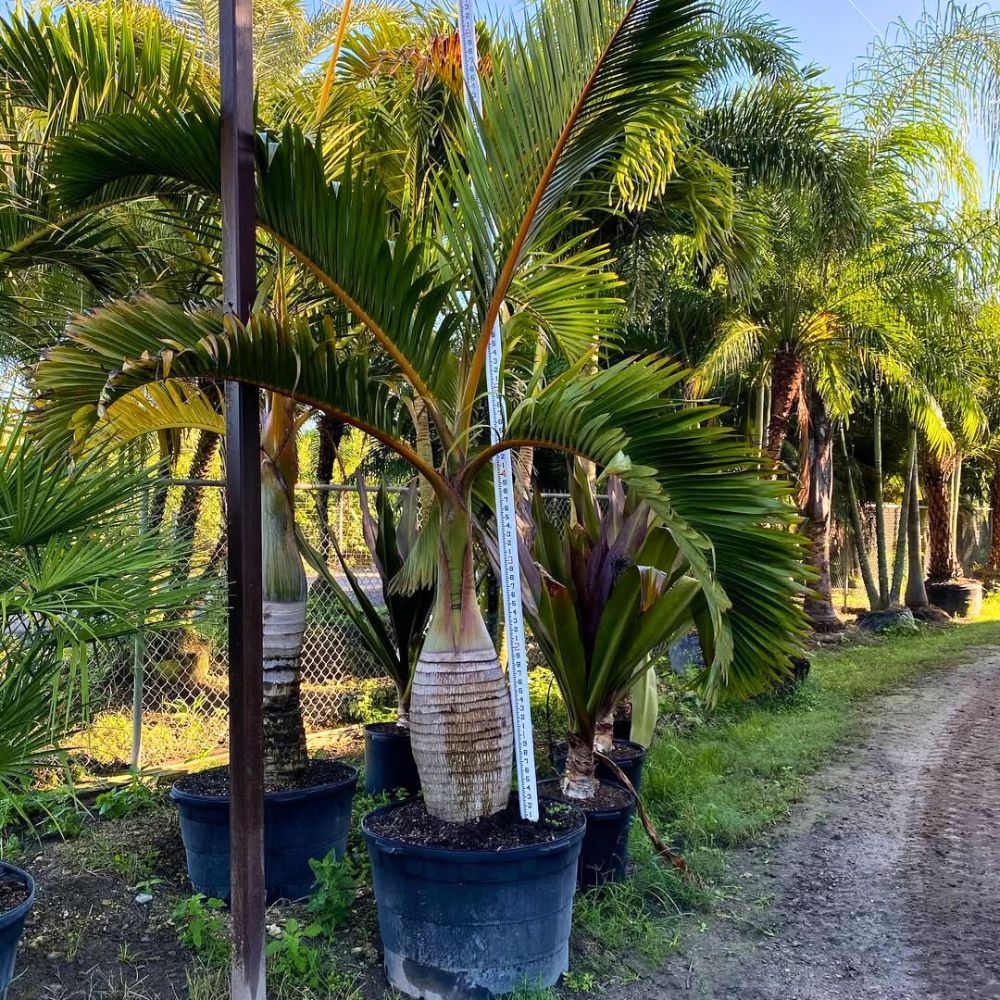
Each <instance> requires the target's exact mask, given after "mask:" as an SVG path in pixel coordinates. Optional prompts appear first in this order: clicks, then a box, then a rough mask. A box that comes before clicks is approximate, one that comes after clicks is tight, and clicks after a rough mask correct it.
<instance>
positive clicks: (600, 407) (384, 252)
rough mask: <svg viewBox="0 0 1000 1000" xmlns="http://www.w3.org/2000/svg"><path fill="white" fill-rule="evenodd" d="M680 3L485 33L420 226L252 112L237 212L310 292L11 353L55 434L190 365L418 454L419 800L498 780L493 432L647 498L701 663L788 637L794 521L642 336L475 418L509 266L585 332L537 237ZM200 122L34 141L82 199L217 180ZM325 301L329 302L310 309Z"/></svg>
mask: <svg viewBox="0 0 1000 1000" xmlns="http://www.w3.org/2000/svg"><path fill="white" fill-rule="evenodd" d="M695 12H696V8H694V6H693V5H692V4H690V3H688V2H687V0H648V2H634V3H624V2H622V3H612V4H607V3H604V2H597V0H591V2H584V3H570V2H568V0H552V2H550V3H548V4H546V5H545V6H543V7H542V8H541V9H540V10H539V11H538V13H537V15H536V16H535V17H534V18H533V19H532V20H531V21H530V23H529V24H528V25H527V26H526V27H525V28H523V29H520V30H519V31H518V32H516V33H514V34H513V36H512V37H511V38H510V39H508V41H507V42H506V44H505V45H504V46H503V48H502V51H501V49H500V47H499V45H498V47H497V49H496V51H495V52H494V57H495V59H496V60H497V64H498V65H499V66H500V67H501V68H502V71H501V72H495V73H493V74H492V75H491V76H490V77H489V78H487V79H486V80H484V110H483V115H482V119H481V120H477V121H475V122H468V123H464V124H463V126H462V130H461V131H460V132H459V133H458V134H457V136H456V139H455V142H456V146H455V150H454V152H453V153H449V157H448V165H449V169H448V171H447V172H442V176H441V177H440V179H439V180H438V182H437V187H436V189H435V190H436V194H435V199H434V211H435V215H434V219H435V225H434V227H433V229H431V230H430V231H431V232H433V233H434V234H435V238H434V239H433V240H432V241H431V240H428V239H426V238H425V237H424V235H423V234H424V232H425V231H426V230H425V229H424V228H423V227H422V226H421V225H419V224H417V223H419V220H416V222H415V221H413V220H410V219H407V218H405V217H403V218H400V217H399V215H398V214H397V213H395V212H394V211H390V207H389V203H388V201H387V199H386V196H385V193H384V190H383V188H382V187H381V185H380V184H379V183H378V182H377V180H375V179H373V178H372V176H371V174H370V173H369V172H367V171H366V169H365V168H364V166H363V165H358V164H356V163H353V162H352V163H346V164H345V166H344V168H343V171H342V172H341V173H340V175H339V178H338V183H336V184H333V183H331V177H330V173H329V163H328V159H327V157H326V155H325V150H324V146H323V143H322V141H321V140H318V139H317V140H311V139H309V138H308V137H307V136H306V135H304V134H303V132H302V131H301V130H300V129H298V128H296V127H294V126H289V127H287V128H285V129H284V130H283V131H282V134H281V135H280V137H278V136H262V137H260V138H259V139H258V143H257V150H256V156H257V171H258V199H257V206H258V223H259V226H260V228H261V231H262V233H264V234H266V236H267V237H268V238H270V239H271V240H273V241H275V242H276V243H278V244H280V245H281V246H282V247H283V248H284V249H285V251H286V252H287V253H288V255H289V256H290V258H292V259H294V261H296V262H297V264H298V266H299V267H300V268H301V270H302V271H303V273H304V274H306V275H308V277H309V280H310V281H311V282H312V283H313V284H312V287H313V288H314V289H315V290H316V293H317V296H318V297H320V298H321V299H322V305H321V306H320V307H317V308H314V309H312V310H307V311H303V312H301V313H299V314H291V313H288V312H287V311H286V312H284V313H281V312H275V311H271V312H258V313H257V314H255V315H254V317H253V318H252V320H251V321H250V323H248V324H247V325H246V326H242V325H240V324H238V323H236V322H234V321H233V320H232V318H231V317H226V318H225V319H223V317H221V316H220V315H219V313H218V312H216V311H215V310H211V311H189V310H186V309H184V308H182V307H179V306H173V305H169V304H167V303H163V302H157V301H146V300H144V301H138V302H128V303H125V302H123V303H119V304H116V305H113V306H109V307H107V308H105V309H102V310H99V311H96V312H94V313H93V314H91V315H89V316H84V317H81V318H79V319H78V320H76V321H75V322H74V323H73V324H72V325H71V326H70V328H69V330H68V335H67V338H66V340H65V342H64V343H62V344H60V345H59V346H58V347H56V348H54V349H53V350H52V351H51V352H50V353H49V355H48V357H47V358H46V359H45V360H44V361H43V362H42V363H41V364H40V365H39V366H38V368H37V371H36V386H37V389H38V392H39V394H40V400H39V407H38V412H37V430H38V433H39V434H40V435H42V438H43V440H45V441H47V442H50V443H51V444H53V445H58V446H60V447H62V448H66V447H72V446H73V441H74V439H75V438H85V437H86V436H88V435H89V434H91V433H93V431H94V430H95V428H99V426H100V425H101V424H102V422H103V421H106V420H113V418H114V413H115V409H116V407H117V406H119V405H121V404H122V403H123V402H126V405H127V401H128V400H129V399H130V398H135V394H136V393H139V394H141V393H145V392H149V391H150V387H152V386H155V385H156V384H158V383H161V382H171V381H173V380H184V379H192V378H198V377H205V376H211V377H216V378H222V379H237V380H241V381H246V382H249V383H251V384H255V385H261V386H264V387H265V388H267V389H268V390H269V391H271V392H274V393H278V394H281V395H282V396H285V397H288V398H291V399H295V400H297V401H299V402H300V403H302V404H304V405H307V406H311V407H314V408H316V409H319V410H321V411H323V412H326V413H328V414H330V415H332V416H334V417H336V418H337V419H340V420H343V421H344V422H345V423H347V424H349V425H351V426H354V427H358V428H359V429H361V430H362V431H364V432H365V433H367V434H369V435H371V436H372V437H374V438H375V439H376V440H378V441H379V442H381V443H382V444H383V445H385V446H386V447H387V448H389V449H390V450H392V451H393V452H395V453H396V454H397V455H398V456H400V458H402V459H403V460H405V461H406V462H407V463H409V464H410V465H411V466H412V467H413V469H414V470H415V471H416V472H417V473H418V474H419V475H420V476H421V477H422V478H423V480H424V481H425V482H426V483H427V484H428V485H429V488H430V490H431V491H432V494H433V501H432V503H431V507H430V509H429V511H428V512H427V514H426V521H425V527H424V530H423V532H422V534H421V536H420V540H419V542H418V544H417V545H416V546H415V547H414V549H413V551H412V552H411V553H410V556H409V558H408V560H407V562H406V565H405V567H404V570H403V572H402V573H401V574H400V576H399V578H398V583H397V586H400V587H403V588H406V587H407V586H418V585H420V584H421V583H428V582H433V583H434V584H435V586H436V598H435V607H434V612H433V616H432V621H431V626H430V629H429V631H428V634H427V637H426V640H425V642H424V646H423V651H422V654H421V657H420V660H419V661H418V663H417V666H416V671H415V676H414V683H413V694H412V701H411V736H412V743H413V749H414V755H415V757H416V759H417V763H418V767H419V769H420V773H421V781H422V784H423V787H424V792H425V799H426V802H427V806H428V809H429V811H430V812H431V813H432V814H433V815H436V816H439V817H441V818H443V819H447V820H465V819H471V818H475V817H478V816H482V815H487V814H489V813H492V812H494V811H496V810H497V809H500V808H502V807H503V806H505V805H506V803H507V796H508V792H509V788H510V770H511V758H510V748H511V727H510V705H509V701H508V697H507V692H506V684H505V681H504V677H503V674H502V672H501V670H500V666H499V662H498V660H497V655H496V651H495V649H494V647H493V644H492V641H491V639H490V637H489V634H488V632H487V631H486V628H485V626H484V624H483V620H482V616H481V613H480V610H479V606H478V603H477V601H476V597H475V593H474V576H473V565H472V559H473V550H472V498H473V496H474V495H476V493H477V492H478V491H480V490H482V489H483V488H484V487H485V485H486V483H487V482H488V476H489V469H490V459H491V458H492V457H493V456H494V455H496V454H498V453H499V452H501V451H503V450H505V449H509V448H521V447H538V448H555V449H557V450H561V451H567V452H570V453H575V454H579V455H581V456H583V457H586V458H587V459H589V460H591V461H593V462H595V463H596V464H597V465H598V466H599V467H602V468H605V469H608V470H610V471H613V472H615V473H616V474H618V475H619V476H620V477H621V479H622V480H623V481H624V482H626V483H627V484H628V485H629V487H630V489H632V490H633V491H635V493H636V495H637V496H639V497H641V498H643V499H644V500H645V501H646V502H647V503H648V504H649V506H650V508H651V509H652V510H653V511H654V512H655V513H656V514H657V516H658V517H660V518H661V519H662V520H663V521H664V523H665V524H667V525H668V526H669V527H670V528H671V530H672V531H673V533H674V536H675V537H676V538H677V539H678V544H679V545H680V547H681V549H682V551H683V552H684V555H685V557H686V559H687V560H688V563H689V565H690V573H691V575H692V577H693V578H694V579H695V580H697V581H698V583H699V585H700V588H701V592H702V594H703V597H704V601H705V606H706V608H707V613H708V614H709V615H711V617H712V621H713V626H714V632H715V634H716V635H717V642H716V646H715V650H714V656H713V659H712V664H711V673H712V677H713V678H714V681H715V683H716V684H717V685H720V686H721V685H724V684H725V682H726V681H727V680H730V681H739V680H740V679H741V678H742V679H744V680H746V679H749V678H752V677H754V676H756V675H757V674H759V673H760V672H761V671H764V672H770V671H771V670H773V664H774V662H775V660H776V659H780V658H781V657H782V656H783V655H784V654H786V653H788V652H791V651H792V650H793V649H794V647H795V645H796V642H797V638H796V637H797V633H798V623H799V618H798V614H797V612H796V611H795V610H794V597H795V595H796V594H797V593H798V592H799V591H800V589H801V576H802V572H801V568H800V563H799V558H798V557H799V546H798V543H797V541H796V539H795V537H794V536H793V535H791V534H789V533H788V532H785V531H780V530H771V529H770V528H769V527H768V525H772V526H774V527H781V526H785V525H787V524H788V522H789V512H788V508H787V506H786V505H785V503H784V501H783V496H784V488H783V487H782V486H781V485H780V484H778V483H774V482H771V481H770V480H768V479H766V478H763V477H761V475H760V473H759V472H758V470H757V465H756V462H754V461H753V458H752V456H751V455H748V453H747V452H746V449H745V448H744V446H743V445H742V444H741V443H740V442H739V441H738V440H737V439H735V438H733V437H730V436H727V435H726V434H725V433H724V432H722V431H720V429H719V428H717V427H714V426H711V425H710V424H709V423H708V421H709V420H710V418H711V417H712V416H714V415H715V414H717V413H718V410H717V409H716V408H713V407H707V408H706V407H693V406H689V405H687V404H685V403H684V402H683V401H679V400H676V399H674V398H672V393H671V387H672V386H673V385H674V383H675V377H674V374H673V371H674V370H673V368H672V367H671V366H670V365H668V364H667V363H666V362H665V361H663V360H661V359H658V358H638V359H635V360H631V361H628V362H623V363H619V364H617V365H614V366H612V367H610V368H608V369H603V370H602V369H597V370H594V369H593V363H592V360H591V355H590V354H589V353H588V354H587V355H586V356H584V357H580V358H579V359H578V360H575V361H573V362H572V363H571V364H570V365H569V367H568V368H567V370H566V371H565V373H564V374H563V375H561V376H559V377H557V378H555V379H554V380H552V381H551V382H550V383H549V384H548V385H547V386H546V387H545V388H544V389H543V390H542V391H541V392H540V393H539V394H538V395H537V396H533V397H529V398H527V399H525V401H524V402H522V403H520V404H518V405H517V406H515V407H514V409H513V411H512V412H511V414H510V420H509V424H508V428H507V433H506V435H505V436H504V437H503V438H502V439H501V440H500V441H499V442H496V443H490V441H489V436H488V434H487V433H486V430H485V428H484V426H483V416H482V413H483V411H482V386H483V375H484V366H485V362H486V347H487V344H488V342H489V339H490V337H491V336H492V334H493V329H494V324H495V322H497V321H498V320H499V321H500V322H501V323H502V324H504V325H506V326H507V327H508V328H509V329H511V330H512V331H513V330H514V329H516V328H517V324H518V323H519V320H518V309H517V306H518V304H519V303H520V302H523V301H525V300H526V299H527V298H529V297H530V296H529V294H528V293H529V292H530V290H531V289H532V288H534V289H535V290H536V291H537V290H538V289H539V288H543V289H545V291H546V292H547V294H548V298H546V297H545V296H542V295H539V296H538V297H537V298H536V299H534V302H535V303H536V305H537V306H538V313H539V315H540V317H541V318H540V319H539V318H537V317H536V318H535V319H534V320H533V322H534V323H536V324H538V323H547V324H549V325H550V327H551V328H552V329H557V330H560V331H562V332H565V333H566V340H567V342H569V341H572V340H573V337H574V336H577V335H579V334H580V333H581V332H582V331H583V330H584V328H586V332H587V343H588V345H589V344H591V343H593V329H594V326H595V324H596V327H597V329H598V332H599V333H601V332H602V331H603V330H604V329H607V328H608V327H609V325H610V322H611V318H612V317H613V315H614V312H613V309H612V308H611V303H610V302H609V301H608V300H609V285H608V283H607V281H606V278H605V277H604V273H605V261H604V260H603V259H600V260H598V259H596V258H594V259H593V260H592V261H590V260H589V259H588V263H587V266H584V265H583V264H580V265H579V266H578V268H577V270H576V271H574V270H572V269H571V270H569V271H568V276H564V278H563V282H562V284H561V288H560V289H553V287H552V282H551V276H552V275H553V274H557V273H561V272H560V270H559V266H560V263H561V261H560V258H559V256H558V255H555V256H554V255H553V254H552V251H551V246H552V244H553V241H554V240H556V239H557V238H558V236H559V234H560V232H562V231H563V230H564V228H565V226H566V224H567V223H568V222H569V221H571V220H573V219H575V218H577V217H578V216H579V212H580V210H581V209H582V208H583V207H584V206H585V205H586V198H587V197H588V196H589V197H593V196H594V191H595V187H599V186H597V185H594V184H592V183H590V184H585V185H584V184H581V181H583V180H584V179H591V180H592V179H594V178H599V177H601V176H603V175H605V174H606V173H607V171H608V170H609V169H610V168H611V167H613V165H614V163H615V159H616V157H617V156H618V155H619V153H620V150H621V148H622V145H623V143H624V142H625V140H626V135H627V134H628V135H630V136H634V135H636V134H637V133H639V134H641V132H642V131H643V130H644V129H653V130H656V131H657V132H660V131H662V130H663V129H664V128H667V127H669V125H670V123H671V121H672V120H673V118H674V117H675V116H676V115H677V114H679V113H682V112H683V109H684V107H685V105H686V102H687V101H688V100H689V95H690V86H691V79H692V75H693V65H692V62H691V60H690V58H689V56H688V55H687V51H688V49H689V46H690V43H691V30H692V29H691V27H690V25H691V22H692V20H693V17H694V14H695ZM480 139H481V140H482V146H480ZM218 141H219V117H218V112H217V111H216V110H215V108H213V107H212V106H210V105H208V104H207V103H206V104H203V105H202V106H200V107H199V108H198V109H197V110H196V111H194V112H175V111H171V110H163V111H159V112H156V113H155V114H151V115H143V116H135V115H131V116H130V115H120V116H109V117H106V118H104V119H102V120H101V121H100V122H94V123H91V124H87V125H83V126H81V127H80V128H79V129H77V130H76V132H75V134H74V135H73V137H72V138H67V139H66V140H64V141H61V142H60V144H59V150H58V153H57V162H58V176H59V189H60V194H61V197H62V198H63V199H64V200H65V202H66V203H67V204H72V205H84V204H87V203H88V202H92V201H100V200H101V199H107V198H108V197H111V196H112V195H114V196H117V197H125V196H128V195H131V196H136V195H147V194H149V193H164V192H167V191H172V192H178V191H184V192H188V191H197V192H200V193H210V194H217V192H218V184H219V160H218V155H219V154H218ZM459 154H460V155H459ZM484 208H485V210H484ZM592 256H593V255H592ZM489 261H492V262H493V264H492V265H490V266H484V262H489ZM595 274H596V275H597V276H596V277H595ZM543 279H548V283H547V284H546V282H545V280H543ZM582 289H583V290H585V292H586V293H585V294H584V293H583V292H582V291H581V290H582ZM611 302H613V299H612V300H611ZM577 311H585V312H583V314H581V315H576V312H577ZM338 315H339V316H343V317H344V318H345V319H346V327H344V326H341V327H339V328H338V327H337V326H336V324H335V323H334V322H333V319H332V317H335V316H338ZM520 322H523V321H520ZM347 334H349V335H347ZM417 404H419V407H420V408H421V409H422V410H423V411H424V412H426V414H427V416H428V420H429V422H430V425H431V427H432V429H433V434H432V445H433V451H432V454H431V456H430V457H428V456H426V455H424V454H421V451H420V450H419V449H418V448H417V446H416V443H415V436H414V432H413V417H412V413H413V411H414V408H415V406H416V405H417ZM282 419H284V418H282ZM265 461H273V459H272V458H270V457H267V458H265ZM277 471H278V472H279V473H280V471H281V469H280V463H279V464H278V469H277ZM735 497H739V502H738V503H736V504H734V503H733V499H734V498H735ZM285 554H286V555H288V556H289V565H290V563H291V557H290V553H289V552H288V551H287V550H285ZM295 558H296V560H297V556H296V557H295ZM760 559H766V561H767V563H768V564H769V565H771V566H772V567H775V568H776V574H775V579H774V583H773V586H770V587H766V588H762V587H760V586H759V585H758V574H757V573H756V571H755V569H754V566H755V565H756V564H757V561H758V560H760ZM298 571H299V572H301V566H300V565H299V570H298ZM292 575H293V576H294V573H293V574H292ZM289 579H290V581H291V582H294V581H293V580H291V577H289ZM289 596H290V597H293V598H294V597H295V596H296V595H295V594H292V593H291V592H290V591H289Z"/></svg>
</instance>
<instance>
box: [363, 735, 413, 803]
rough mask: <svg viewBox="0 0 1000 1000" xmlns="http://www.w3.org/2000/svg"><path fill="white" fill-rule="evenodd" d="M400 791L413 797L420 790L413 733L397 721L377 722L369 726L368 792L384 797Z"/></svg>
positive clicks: (366, 742)
mask: <svg viewBox="0 0 1000 1000" xmlns="http://www.w3.org/2000/svg"><path fill="white" fill-rule="evenodd" d="M397 789H402V790H403V791H405V792H407V793H409V794H410V795H416V793H417V792H419V791H420V774H419V773H418V772H417V765H416V762H415V761H414V759H413V750H412V749H411V747H410V731H409V730H408V729H401V728H400V727H399V726H397V725H396V723H395V722H373V723H371V724H370V725H367V726H365V792H366V793H367V794H368V795H381V794H382V793H384V792H394V791H396V790H397Z"/></svg>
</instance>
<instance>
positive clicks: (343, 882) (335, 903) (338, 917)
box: [308, 851, 358, 934]
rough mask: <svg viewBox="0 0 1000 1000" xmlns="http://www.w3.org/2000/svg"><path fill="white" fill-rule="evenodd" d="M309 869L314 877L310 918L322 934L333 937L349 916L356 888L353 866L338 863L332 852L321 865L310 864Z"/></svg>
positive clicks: (309, 906)
mask: <svg viewBox="0 0 1000 1000" xmlns="http://www.w3.org/2000/svg"><path fill="white" fill-rule="evenodd" d="M309 867H310V868H312V871H313V875H314V876H315V877H316V882H315V887H314V889H313V893H312V895H311V896H310V897H309V903H308V910H309V914H310V916H311V917H312V921H313V924H314V925H315V926H317V927H319V929H320V931H321V932H322V933H323V934H332V933H333V932H334V931H335V930H336V929H337V928H338V927H341V926H342V925H343V924H345V923H346V922H347V920H348V918H349V917H350V915H351V907H352V906H353V905H354V897H355V893H356V892H357V888H358V880H357V878H356V876H355V872H354V865H353V864H352V863H351V860H350V858H347V857H345V858H344V859H343V860H341V861H338V860H337V857H336V855H335V854H334V852H333V851H331V852H330V853H329V854H328V855H327V856H326V857H325V858H323V860H322V861H316V860H311V861H310V862H309Z"/></svg>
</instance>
